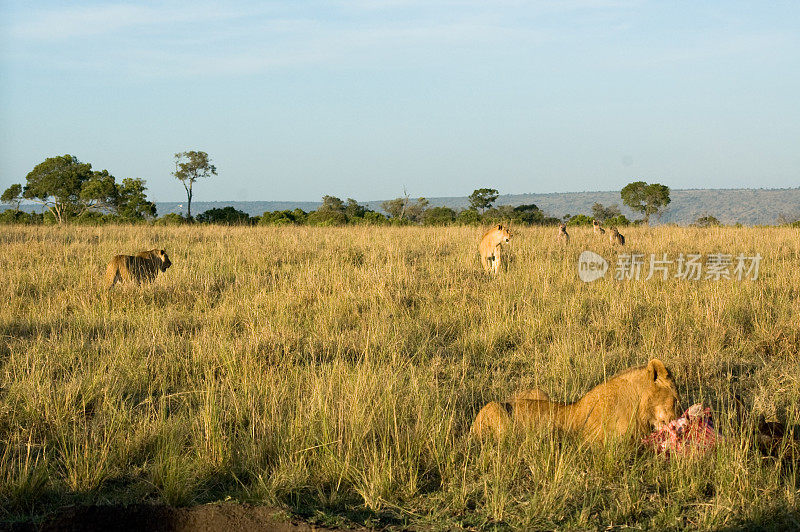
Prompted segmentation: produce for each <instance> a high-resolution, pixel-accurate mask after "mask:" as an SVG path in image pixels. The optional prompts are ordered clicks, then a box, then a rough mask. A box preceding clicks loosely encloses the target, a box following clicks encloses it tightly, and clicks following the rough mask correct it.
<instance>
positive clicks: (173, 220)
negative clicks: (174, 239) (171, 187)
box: [153, 212, 189, 225]
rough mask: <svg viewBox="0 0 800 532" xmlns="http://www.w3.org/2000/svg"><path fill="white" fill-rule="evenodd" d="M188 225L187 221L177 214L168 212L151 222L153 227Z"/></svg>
mask: <svg viewBox="0 0 800 532" xmlns="http://www.w3.org/2000/svg"><path fill="white" fill-rule="evenodd" d="M185 223H189V219H188V218H185V217H184V216H183V215H181V214H178V213H177V212H170V213H168V214H165V215H164V216H162V217H161V218H159V219H157V220H156V221H155V222H153V224H154V225H183V224H185Z"/></svg>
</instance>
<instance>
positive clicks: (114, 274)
mask: <svg viewBox="0 0 800 532" xmlns="http://www.w3.org/2000/svg"><path fill="white" fill-rule="evenodd" d="M119 280H121V277H120V275H119V268H117V266H116V265H115V264H113V263H112V264H109V265H108V268H106V279H105V281H106V288H107V289H109V290H111V287H112V286H114V285H115V284H117V281H119Z"/></svg>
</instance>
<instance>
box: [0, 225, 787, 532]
mask: <svg viewBox="0 0 800 532" xmlns="http://www.w3.org/2000/svg"><path fill="white" fill-rule="evenodd" d="M555 233H556V230H555V228H517V229H515V230H514V236H513V238H512V241H511V244H510V246H509V247H508V255H507V256H508V257H509V261H508V267H507V271H504V272H502V273H501V274H500V275H499V276H497V277H496V278H491V277H490V276H487V275H485V274H484V273H483V272H482V271H481V267H480V263H479V259H478V254H477V240H478V238H479V236H480V234H481V230H480V229H479V228H469V227H447V228H422V227H398V228H374V227H345V228H310V227H250V228H248V227H244V228H224V227H207V226H182V227H122V226H120V227H99V228H93V227H75V226H70V227H13V226H6V227H2V228H0V521H2V522H4V523H6V524H13V523H17V522H25V521H31V520H33V521H36V520H37V519H41V518H42V516H44V515H46V514H47V512H49V511H52V510H53V509H54V508H57V507H59V506H63V505H68V504H126V503H133V502H140V501H157V502H164V503H167V504H170V505H178V506H186V505H195V504H201V503H205V502H209V501H220V500H233V501H239V502H247V503H252V504H259V505H261V504H263V505H270V506H277V507H279V508H283V509H285V511H286V512H288V513H289V514H291V515H293V516H299V517H302V518H303V519H305V520H307V521H310V522H312V523H317V524H323V525H334V526H352V525H361V526H368V527H378V528H390V529H391V528H398V529H399V528H403V529H409V528H410V529H460V528H465V529H581V530H583V529H599V528H609V527H610V528H614V527H633V528H659V529H693V530H694V529H724V528H730V529H733V528H748V527H753V528H774V529H786V528H787V527H793V528H796V527H798V526H800V514H799V513H798V502H800V479H798V472H797V463H796V462H795V461H794V459H793V458H791V457H790V456H789V455H787V456H783V457H781V456H778V458H772V457H765V456H763V455H762V454H761V453H760V452H759V451H758V450H757V448H756V446H755V445H754V426H755V420H756V419H757V417H758V416H759V415H764V416H766V417H767V418H769V419H779V420H781V421H783V422H785V423H786V424H787V425H789V426H796V425H798V424H800V364H798V360H799V359H798V350H799V349H800V230H798V229H790V228H714V229H696V228H684V227H653V228H648V227H638V228H629V229H626V230H624V231H623V233H624V234H625V237H626V241H627V245H626V247H625V252H627V253H630V252H633V251H636V252H640V253H644V254H646V255H649V254H650V253H656V254H659V255H660V254H662V253H669V254H670V255H671V256H673V257H674V256H676V255H677V254H678V253H693V252H697V253H703V254H709V253H714V252H722V253H731V254H734V255H735V254H738V253H745V254H746V255H755V254H756V253H758V254H760V255H761V256H762V257H763V259H762V261H761V265H760V272H759V278H758V279H757V280H742V281H738V280H735V279H733V280H719V281H714V280H700V281H687V280H682V279H675V278H670V279H667V280H662V279H661V278H660V277H658V276H657V277H654V278H652V279H649V280H647V281H644V280H640V281H635V280H629V281H617V280H614V279H613V278H612V275H611V272H610V273H609V274H608V275H606V277H605V278H604V279H601V280H598V281H595V282H593V283H583V282H581V281H580V280H579V279H578V276H577V264H578V256H579V254H580V252H581V251H583V250H585V249H588V250H594V251H596V252H597V253H599V254H601V255H603V256H604V257H605V258H606V259H608V260H609V262H610V263H611V268H612V269H613V267H614V262H615V260H616V257H617V256H618V254H619V253H620V252H621V251H620V249H614V248H612V247H611V245H610V244H609V243H608V240H607V239H605V238H603V239H600V238H597V237H595V235H593V234H592V233H591V231H590V229H580V228H574V229H570V234H571V242H570V245H569V246H568V247H566V248H564V247H562V246H560V245H559V244H558V243H557V242H556V238H555ZM152 248H164V249H166V250H167V252H168V253H169V255H170V258H171V259H172V262H173V266H172V268H170V269H169V270H168V271H167V272H166V273H164V274H162V275H160V276H159V277H158V279H157V280H156V281H155V282H154V283H153V284H151V285H147V286H142V287H136V286H118V287H115V289H114V290H112V291H111V292H110V293H107V292H106V291H104V290H103V288H102V277H103V273H104V269H105V265H106V264H107V262H108V261H109V259H110V258H111V257H112V256H114V255H116V254H119V253H127V254H132V253H133V252H136V251H139V250H144V249H152ZM645 271H646V270H645ZM653 357H658V358H660V359H662V360H663V361H664V362H665V363H666V364H667V366H668V367H669V368H670V369H671V370H672V372H673V373H674V375H675V378H676V381H677V383H678V387H679V392H680V395H681V402H682V405H683V406H684V407H686V406H688V405H691V404H692V403H696V402H703V403H705V404H707V405H710V406H711V407H712V409H713V412H714V419H715V422H716V423H717V427H718V429H719V431H720V433H721V434H722V436H723V438H722V439H721V440H720V442H719V444H718V445H717V447H716V449H715V450H714V451H713V452H712V453H710V454H708V455H707V456H704V457H702V458H699V459H684V458H680V457H679V458H673V459H669V460H666V459H664V458H663V457H660V456H655V455H654V454H652V453H646V452H634V451H632V450H631V449H630V448H624V447H609V448H607V449H604V450H597V449H592V448H587V447H585V446H582V445H580V444H579V443H578V442H577V441H573V440H570V439H569V438H566V439H565V438H560V437H557V436H554V435H552V434H528V435H526V436H524V437H520V438H517V439H514V440H504V441H502V442H499V443H496V442H486V443H483V444H481V443H479V442H476V441H473V440H471V439H470V438H469V437H468V429H469V425H470V423H471V422H472V419H473V418H474V416H475V414H476V412H477V410H478V409H479V408H480V407H481V406H482V405H483V404H484V403H485V402H487V401H489V400H496V399H503V398H506V397H508V396H509V395H511V394H512V393H514V392H515V391H517V390H521V389H527V388H531V387H538V388H541V389H543V390H545V391H546V392H547V393H548V394H549V395H550V396H551V397H552V398H554V399H557V400H561V401H573V400H575V399H577V398H579V397H580V396H582V395H583V394H584V393H585V392H586V391H588V390H589V389H590V388H591V387H592V386H594V385H595V384H597V383H599V382H601V381H602V380H603V379H604V378H606V377H608V376H611V375H613V374H614V373H616V372H618V371H620V370H622V369H624V368H627V367H630V366H632V365H640V364H644V363H646V362H647V361H648V360H649V359H650V358H653Z"/></svg>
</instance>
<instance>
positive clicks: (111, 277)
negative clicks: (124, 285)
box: [106, 249, 172, 289]
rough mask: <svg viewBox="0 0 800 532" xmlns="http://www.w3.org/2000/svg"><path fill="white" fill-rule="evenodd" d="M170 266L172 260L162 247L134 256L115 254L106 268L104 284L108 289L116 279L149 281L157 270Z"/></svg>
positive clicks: (165, 269)
mask: <svg viewBox="0 0 800 532" xmlns="http://www.w3.org/2000/svg"><path fill="white" fill-rule="evenodd" d="M170 266H172V262H171V261H170V260H169V256H167V252H166V251H164V250H163V249H151V250H150V251H140V252H139V253H137V254H136V255H134V256H130V255H117V256H116V257H114V258H113V259H111V262H109V263H108V267H107V268H106V286H107V287H108V288H109V289H110V288H111V287H112V286H114V285H115V284H116V283H117V281H120V282H127V281H133V282H135V283H136V284H140V283H142V282H150V281H152V280H153V279H155V278H156V275H158V272H159V271H162V272H165V271H167V268H169V267H170Z"/></svg>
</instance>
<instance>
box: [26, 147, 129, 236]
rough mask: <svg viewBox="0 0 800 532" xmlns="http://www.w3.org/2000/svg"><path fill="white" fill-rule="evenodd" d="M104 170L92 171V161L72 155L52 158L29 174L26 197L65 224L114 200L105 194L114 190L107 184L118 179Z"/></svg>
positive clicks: (38, 165)
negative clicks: (86, 161) (70, 218)
mask: <svg viewBox="0 0 800 532" xmlns="http://www.w3.org/2000/svg"><path fill="white" fill-rule="evenodd" d="M104 172H105V171H104ZM104 172H92V165H91V164H89V163H82V162H80V161H79V160H78V159H77V158H76V157H74V156H72V155H69V154H67V155H62V156H58V157H50V158H48V159H45V160H44V161H43V162H41V163H39V164H37V165H36V166H35V167H34V168H33V170H31V171H30V172H29V173H28V175H27V176H25V180H26V182H27V184H26V185H25V187H24V188H23V190H22V197H23V198H25V199H27V200H30V201H33V202H35V203H39V204H41V205H44V206H45V207H47V208H48V209H49V210H50V212H51V213H52V215H53V217H54V218H55V219H56V221H57V222H58V223H64V221H66V220H67V219H68V218H69V217H71V216H75V215H78V214H80V213H81V212H85V211H86V210H88V209H91V208H93V207H95V206H96V205H97V204H98V203H102V204H103V205H107V204H109V203H110V201H111V198H110V197H107V198H102V194H103V193H104V191H110V190H111V189H110V188H109V187H108V186H106V185H107V183H108V181H109V178H110V180H111V182H112V183H113V180H114V178H113V176H109V175H108V172H105V173H104Z"/></svg>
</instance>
